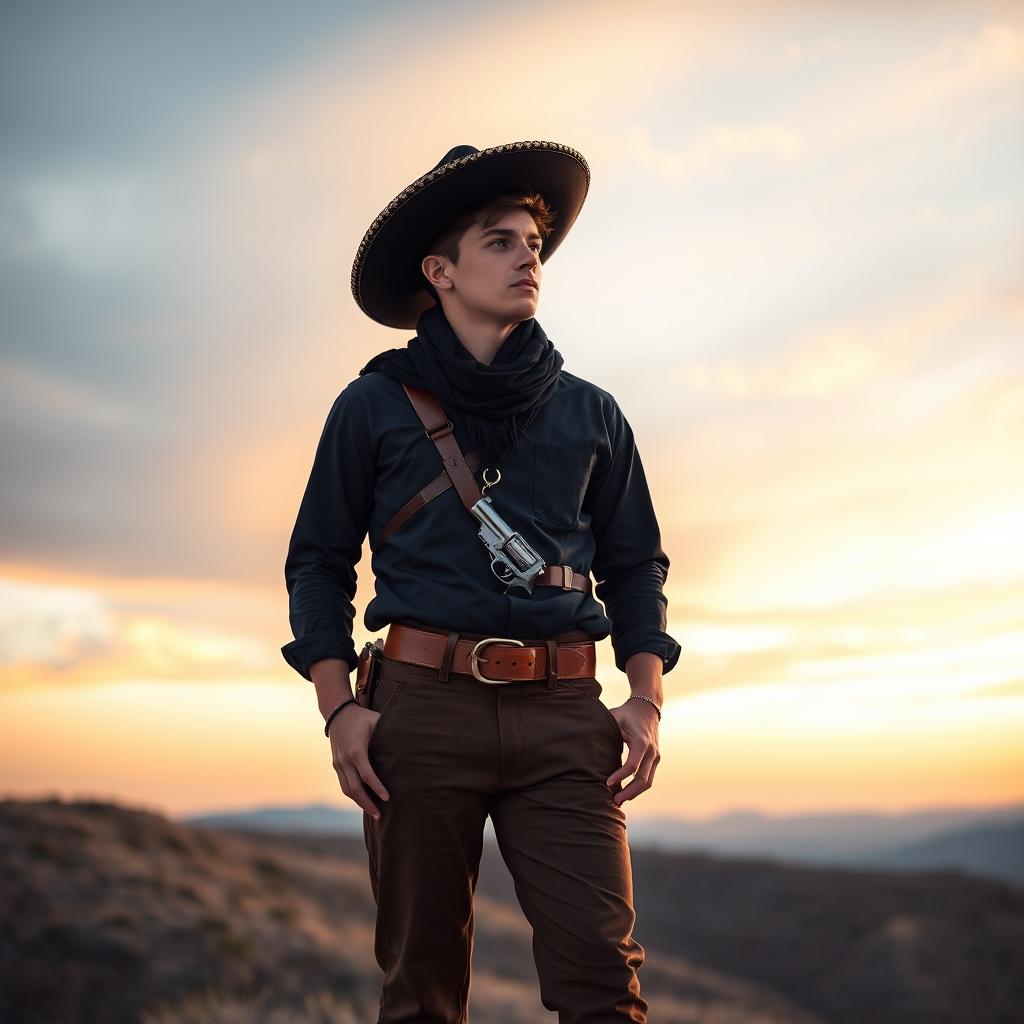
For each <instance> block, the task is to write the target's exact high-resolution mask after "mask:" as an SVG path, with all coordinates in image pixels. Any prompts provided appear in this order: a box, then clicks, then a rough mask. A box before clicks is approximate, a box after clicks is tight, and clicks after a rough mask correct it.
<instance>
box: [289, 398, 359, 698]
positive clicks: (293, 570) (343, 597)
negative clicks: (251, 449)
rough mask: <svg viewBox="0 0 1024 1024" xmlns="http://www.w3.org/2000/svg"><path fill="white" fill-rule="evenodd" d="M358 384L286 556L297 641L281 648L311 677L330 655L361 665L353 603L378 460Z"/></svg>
mask: <svg viewBox="0 0 1024 1024" xmlns="http://www.w3.org/2000/svg"><path fill="white" fill-rule="evenodd" d="M354 384H358V382H353V384H350V385H349V386H348V387H346V388H345V390H344V391H342V393H341V394H340V395H339V396H338V397H337V398H336V399H335V401H334V405H333V406H332V407H331V411H330V413H329V414H328V416H327V422H326V423H325V424H324V429H323V432H322V434H321V436H320V442H319V444H318V446H317V450H316V455H315V457H314V460H313V468H312V470H311V471H310V475H309V480H308V482H307V484H306V490H305V492H304V494H303V496H302V501H301V503H300V505H299V512H298V516H297V517H296V520H295V526H294V528H293V530H292V535H291V540H290V541H289V544H288V554H287V557H286V559H285V567H284V575H285V585H286V586H287V589H288V603H289V620H290V623H291V629H292V635H293V636H294V638H295V639H294V640H293V641H291V642H290V643H287V644H285V645H284V646H283V647H282V648H281V653H282V655H284V659H285V661H286V662H287V663H288V664H289V665H291V667H292V668H294V669H295V671H296V672H298V673H299V674H300V675H302V676H303V677H304V678H306V679H309V680H310V681H312V677H311V676H310V673H309V667H310V665H312V664H313V663H314V662H316V661H319V660H320V659H322V658H340V659H341V660H343V661H345V662H347V663H348V665H349V668H350V669H354V668H355V667H356V662H357V656H356V652H355V644H354V643H353V641H352V620H353V617H354V615H355V607H354V605H353V603H352V602H353V600H354V598H355V593H356V564H357V563H358V561H359V558H360V556H361V554H362V547H363V540H364V538H365V537H366V533H367V530H368V529H369V522H370V515H371V512H372V505H373V488H374V465H375V459H374V445H373V438H372V435H371V430H370V424H369V417H368V412H367V409H366V405H365V402H364V400H363V398H362V397H361V396H360V395H359V394H358V393H357V392H356V390H355V388H354V386H353V385H354Z"/></svg>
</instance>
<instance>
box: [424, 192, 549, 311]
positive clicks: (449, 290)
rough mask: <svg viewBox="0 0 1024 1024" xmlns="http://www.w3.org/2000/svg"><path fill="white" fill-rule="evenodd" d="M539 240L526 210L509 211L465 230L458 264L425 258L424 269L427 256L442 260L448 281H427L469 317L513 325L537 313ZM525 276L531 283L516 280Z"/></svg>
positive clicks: (541, 267)
mask: <svg viewBox="0 0 1024 1024" xmlns="http://www.w3.org/2000/svg"><path fill="white" fill-rule="evenodd" d="M542 244H543V240H542V238H541V236H540V232H539V231H538V230H537V225H536V223H535V222H534V219H533V217H532V216H531V214H530V213H529V211H528V210H522V209H520V210H510V211H508V213H506V214H505V215H504V216H503V217H502V218H501V219H500V220H498V221H497V222H495V223H494V224H493V225H492V226H491V227H489V228H483V227H481V226H480V224H479V223H477V224H474V225H473V226H472V227H470V228H467V229H466V231H465V232H464V234H463V236H462V238H461V240H460V242H459V262H458V265H457V266H456V265H454V264H452V263H450V262H449V261H448V260H446V259H444V258H443V257H438V258H432V257H429V256H428V257H427V259H426V260H425V261H424V270H426V271H429V269H430V264H431V260H432V259H436V260H438V261H439V262H440V263H443V269H444V273H445V274H446V275H447V280H446V279H445V278H440V279H436V278H432V280H433V281H434V283H435V287H436V288H437V290H438V293H439V294H440V295H441V296H442V297H443V300H444V305H445V307H446V308H448V307H450V306H451V305H456V306H460V307H462V311H464V312H465V313H466V314H467V315H469V316H470V317H472V318H473V319H478V318H483V319H488V320H493V321H495V322H497V323H499V324H501V325H504V324H515V323H518V322H519V321H520V320H527V319H529V318H530V317H532V316H534V314H535V313H536V311H537V301H538V297H539V295H540V279H541V271H542V270H543V266H542V264H541V262H540V252H541V245H542ZM524 279H525V280H529V281H533V282H535V284H536V287H529V286H527V285H521V284H517V282H519V281H522V280H524ZM446 286H447V287H446Z"/></svg>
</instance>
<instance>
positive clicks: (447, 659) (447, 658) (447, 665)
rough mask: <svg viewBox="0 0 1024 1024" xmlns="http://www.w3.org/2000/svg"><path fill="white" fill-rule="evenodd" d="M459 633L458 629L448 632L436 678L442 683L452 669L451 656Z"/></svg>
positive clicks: (445, 681) (446, 679)
mask: <svg viewBox="0 0 1024 1024" xmlns="http://www.w3.org/2000/svg"><path fill="white" fill-rule="evenodd" d="M460 636H461V634H460V633H459V632H458V630H456V631H454V632H451V633H449V634H448V643H447V644H446V645H445V649H444V657H443V658H442V659H441V668H440V670H439V673H438V678H439V679H440V680H441V682H442V683H447V682H448V677H449V675H450V674H451V670H452V657H453V656H454V654H455V645H456V644H457V643H458V642H459V637H460Z"/></svg>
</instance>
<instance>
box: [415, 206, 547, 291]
mask: <svg viewBox="0 0 1024 1024" xmlns="http://www.w3.org/2000/svg"><path fill="white" fill-rule="evenodd" d="M515 209H523V210H528V211H529V212H530V214H531V215H532V216H533V220H534V223H535V224H536V225H537V231H538V232H539V233H540V236H541V238H547V237H548V235H550V234H551V229H552V226H553V225H554V222H555V211H554V210H553V209H552V208H551V207H550V206H549V205H548V203H547V201H546V200H545V199H544V197H543V196H542V195H541V194H540V193H539V192H499V193H497V194H495V195H491V196H488V197H487V198H486V199H483V200H481V201H480V202H478V203H476V204H474V205H473V206H471V207H469V208H468V209H466V210H463V211H462V213H460V214H457V215H456V216H455V217H453V218H452V219H451V220H450V221H449V222H448V223H447V224H446V225H445V226H444V227H443V228H442V229H441V230H440V231H439V232H438V233H437V234H436V235H434V237H433V238H432V239H431V240H430V243H429V244H428V245H427V246H426V248H425V249H424V250H423V254H422V256H421V258H420V262H421V263H422V261H423V257H426V256H428V255H431V254H436V255H438V256H444V257H445V259H449V260H451V261H452V263H454V264H455V265H456V266H458V264H459V242H460V241H461V240H462V236H463V235H464V234H465V233H466V231H467V230H468V229H469V228H471V227H472V226H473V225H474V224H477V223H479V224H480V227H481V228H489V227H490V226H491V225H492V224H494V223H496V222H497V221H498V220H500V219H501V217H502V216H504V214H505V213H507V212H508V211H509V210H515ZM423 286H424V287H425V288H426V289H427V291H428V292H430V294H431V295H433V297H434V301H435V302H437V303H438V304H440V302H441V299H440V297H439V296H438V294H437V289H436V288H434V286H433V285H432V284H431V283H430V282H429V281H428V280H426V278H424V280H423Z"/></svg>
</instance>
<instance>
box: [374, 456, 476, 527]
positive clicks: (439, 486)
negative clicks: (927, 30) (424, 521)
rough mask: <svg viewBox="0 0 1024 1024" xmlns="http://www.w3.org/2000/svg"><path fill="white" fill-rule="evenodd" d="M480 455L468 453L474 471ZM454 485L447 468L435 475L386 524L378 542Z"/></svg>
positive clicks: (470, 465) (467, 458)
mask: <svg viewBox="0 0 1024 1024" xmlns="http://www.w3.org/2000/svg"><path fill="white" fill-rule="evenodd" d="M479 462H480V457H479V455H477V453H476V452H469V453H468V454H467V455H466V465H468V466H469V468H470V469H471V470H473V471H474V472H475V471H476V469H477V468H478V465H479ZM451 485H452V479H451V477H450V476H449V475H448V473H447V471H446V470H441V472H440V474H439V475H438V476H436V477H434V479H433V480H431V481H430V483H429V484H427V486H426V487H424V488H423V490H422V491H420V492H419V493H418V494H414V495H413V496H412V497H411V498H410V499H409V500H408V501H407V502H406V503H405V504H404V505H403V506H402V507H401V508H400V509H399V510H398V511H397V512H396V513H395V514H394V515H393V516H392V517H391V518H390V519H389V520H388V521H387V523H386V524H385V526H384V529H382V530H381V531H380V536H379V538H378V543H379V544H383V543H384V541H386V540H387V539H388V537H390V536H391V534H393V533H394V532H395V530H397V529H398V528H399V527H400V526H404V525H405V523H406V522H407V521H408V520H409V519H411V518H412V517H413V516H414V515H415V514H416V513H417V512H419V510H420V509H421V508H423V506H424V505H426V504H427V502H429V501H433V500H434V498H436V497H437V496H438V495H439V494H444V492H445V491H447V490H448V488H449V487H451Z"/></svg>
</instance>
